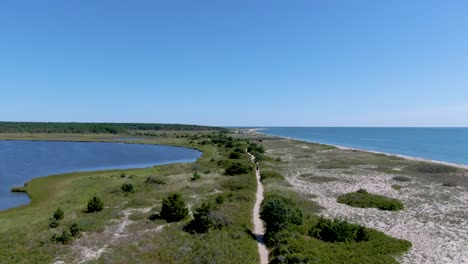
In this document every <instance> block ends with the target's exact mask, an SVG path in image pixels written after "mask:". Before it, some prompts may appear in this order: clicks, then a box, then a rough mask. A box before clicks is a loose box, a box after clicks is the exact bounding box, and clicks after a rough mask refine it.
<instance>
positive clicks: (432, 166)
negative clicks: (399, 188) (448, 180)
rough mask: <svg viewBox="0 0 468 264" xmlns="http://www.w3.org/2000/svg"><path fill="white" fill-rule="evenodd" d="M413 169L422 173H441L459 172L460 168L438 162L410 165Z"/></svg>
mask: <svg viewBox="0 0 468 264" xmlns="http://www.w3.org/2000/svg"><path fill="white" fill-rule="evenodd" d="M410 169H411V170H413V171H416V172H421V173H429V174H441V173H453V172H457V171H458V169H457V168H455V167H451V166H447V165H443V164H437V163H422V164H417V165H414V166H412V167H410Z"/></svg>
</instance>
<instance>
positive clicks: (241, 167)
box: [226, 162, 253, 175]
mask: <svg viewBox="0 0 468 264" xmlns="http://www.w3.org/2000/svg"><path fill="white" fill-rule="evenodd" d="M252 169H253V167H252V166H251V165H247V164H245V163H241V162H234V163H231V164H230V165H229V166H228V167H227V168H226V174H227V175H238V174H247V173H249V172H251V171H252Z"/></svg>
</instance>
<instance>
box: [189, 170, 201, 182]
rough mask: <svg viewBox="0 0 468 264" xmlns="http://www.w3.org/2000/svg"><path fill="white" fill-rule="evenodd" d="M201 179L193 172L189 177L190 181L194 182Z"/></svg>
mask: <svg viewBox="0 0 468 264" xmlns="http://www.w3.org/2000/svg"><path fill="white" fill-rule="evenodd" d="M200 178H201V175H200V174H199V173H198V172H194V173H193V175H192V177H190V180H191V181H196V180H198V179H200Z"/></svg>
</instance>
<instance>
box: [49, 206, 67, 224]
mask: <svg viewBox="0 0 468 264" xmlns="http://www.w3.org/2000/svg"><path fill="white" fill-rule="evenodd" d="M64 216H65V213H64V212H63V210H62V209H60V207H59V208H57V210H55V212H54V214H53V215H52V218H53V219H54V220H56V221H58V220H62V219H63V217H64Z"/></svg>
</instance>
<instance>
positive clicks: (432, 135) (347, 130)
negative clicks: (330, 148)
mask: <svg viewBox="0 0 468 264" xmlns="http://www.w3.org/2000/svg"><path fill="white" fill-rule="evenodd" d="M259 132H261V133H265V134H269V135H275V136H281V137H288V138H294V139H299V140H304V141H309V142H317V143H323V144H331V145H339V146H343V147H350V148H357V149H363V150H371V151H378V152H384V153H389V154H397V155H405V156H411V157H417V158H423V159H429V160H437V161H443V162H450V163H456V164H461V165H468V128H370V127H369V128H361V127H359V128H358V127H267V128H265V129H264V130H260V131H259Z"/></svg>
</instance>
